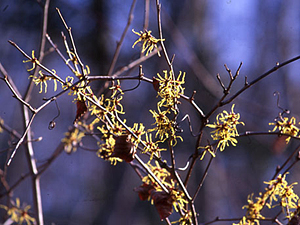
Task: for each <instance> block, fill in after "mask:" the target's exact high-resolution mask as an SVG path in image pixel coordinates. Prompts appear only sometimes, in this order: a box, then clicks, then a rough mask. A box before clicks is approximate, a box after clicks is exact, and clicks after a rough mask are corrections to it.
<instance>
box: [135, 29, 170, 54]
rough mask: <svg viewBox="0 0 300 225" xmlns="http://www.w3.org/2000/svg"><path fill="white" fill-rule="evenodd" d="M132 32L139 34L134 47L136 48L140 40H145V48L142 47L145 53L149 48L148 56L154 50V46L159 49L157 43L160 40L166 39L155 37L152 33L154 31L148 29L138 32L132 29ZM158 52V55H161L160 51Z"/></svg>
mask: <svg viewBox="0 0 300 225" xmlns="http://www.w3.org/2000/svg"><path fill="white" fill-rule="evenodd" d="M132 32H133V33H135V34H136V35H138V36H139V38H138V39H137V40H136V41H135V42H134V44H133V45H132V48H134V46H135V45H136V44H137V43H139V42H143V48H142V53H144V52H145V51H146V50H147V49H148V50H147V52H146V56H147V55H148V54H149V53H150V52H152V51H153V49H154V48H156V49H158V47H157V43H158V42H159V41H164V40H165V39H157V38H155V37H153V36H152V35H151V32H152V31H147V30H145V31H144V32H143V31H140V33H139V32H136V31H134V29H132ZM157 53H158V56H160V53H159V51H158V52H157Z"/></svg>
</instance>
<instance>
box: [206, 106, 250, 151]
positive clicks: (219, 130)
mask: <svg viewBox="0 0 300 225" xmlns="http://www.w3.org/2000/svg"><path fill="white" fill-rule="evenodd" d="M234 106H235V105H234V104H233V105H232V107H231V112H230V113H228V112H227V111H225V110H224V111H223V112H222V113H219V114H218V115H217V118H216V119H217V122H216V123H214V124H207V125H206V126H207V127H210V128H213V129H215V130H214V131H212V132H211V133H212V135H211V137H212V138H213V140H217V141H218V145H217V148H219V147H220V151H223V150H224V149H225V147H226V146H229V142H230V143H231V144H232V145H233V146H236V143H237V140H236V137H237V136H239V133H238V131H237V128H236V126H237V125H239V124H241V125H245V124H244V123H243V122H239V119H240V114H239V113H235V112H234V111H233V108H234Z"/></svg>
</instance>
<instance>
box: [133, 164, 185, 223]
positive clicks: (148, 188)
mask: <svg viewBox="0 0 300 225" xmlns="http://www.w3.org/2000/svg"><path fill="white" fill-rule="evenodd" d="M147 165H148V166H149V168H150V169H151V171H152V173H153V174H154V175H155V176H156V177H157V179H159V180H160V182H161V183H162V184H163V185H164V186H165V187H166V188H167V189H168V191H169V193H166V192H165V191H163V190H162V188H161V186H159V185H158V184H157V182H156V181H155V180H154V179H153V178H152V177H151V176H150V175H147V176H145V177H144V178H143V179H142V181H143V184H142V185H141V186H140V187H138V188H136V189H135V191H137V192H138V194H139V197H140V199H141V200H150V201H151V203H152V204H154V205H155V207H156V209H157V211H158V213H159V215H160V218H161V219H162V220H163V219H165V218H167V217H168V216H169V215H171V214H172V212H173V208H174V209H175V211H176V212H179V211H180V212H182V213H183V214H184V215H183V217H182V218H181V219H180V221H181V222H182V223H183V224H184V222H187V221H190V222H191V213H190V212H189V211H188V210H186V208H185V205H186V204H187V203H188V202H187V200H186V199H185V197H184V194H183V192H182V191H181V190H178V188H177V183H176V181H175V180H174V179H173V178H172V176H171V174H170V172H168V171H167V170H166V169H165V168H162V167H160V165H159V164H158V162H157V161H155V165H151V164H150V163H148V164H147ZM186 224H188V223H186Z"/></svg>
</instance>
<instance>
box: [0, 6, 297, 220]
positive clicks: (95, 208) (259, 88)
mask: <svg viewBox="0 0 300 225" xmlns="http://www.w3.org/2000/svg"><path fill="white" fill-rule="evenodd" d="M131 2H132V1H130V0H122V1H121V0H110V1H104V0H85V1H79V0H64V1H58V0H52V1H51V4H50V10H49V25H48V33H49V35H50V36H51V38H52V40H53V41H54V42H55V43H56V44H57V45H58V47H59V48H60V49H61V50H63V49H64V46H63V42H62V38H61V31H63V30H64V27H63V24H62V22H61V20H60V18H59V16H58V15H57V12H56V10H55V7H58V8H59V9H60V11H61V12H62V13H63V15H64V18H65V20H66V21H67V23H68V25H69V26H70V27H72V32H73V36H74V38H75V42H76V46H77V50H78V52H79V55H80V57H81V59H82V60H83V61H84V63H85V64H87V65H88V66H89V67H90V68H91V74H95V75H100V74H107V72H108V68H109V66H110V63H111V60H112V57H113V53H114V51H115V48H116V42H117V41H118V40H119V39H120V36H121V33H122V32H123V29H124V27H125V25H126V23H127V18H128V13H129V9H130V6H131ZM161 3H162V10H163V11H162V19H163V20H162V25H163V33H164V38H165V39H166V41H165V45H166V47H167V49H168V52H169V54H171V55H172V54H175V60H174V67H175V70H176V71H179V70H180V71H185V72H186V74H187V75H186V84H185V87H186V90H185V93H186V94H187V95H189V96H190V95H191V94H192V92H193V91H194V90H196V91H197V94H196V96H195V101H196V102H197V104H198V105H199V106H201V108H202V109H203V110H204V113H205V112H206V110H207V111H208V110H209V109H210V108H211V107H212V106H213V105H214V104H215V103H216V102H217V100H218V98H219V97H220V96H221V95H222V91H223V90H222V89H221V87H220V85H219V84H218V81H217V79H216V74H217V73H220V75H221V76H222V77H223V79H224V80H226V79H227V78H228V74H227V72H226V70H225V69H224V66H223V65H224V64H227V66H228V67H229V68H230V69H232V70H233V71H235V70H236V69H237V68H238V66H239V64H240V62H243V66H242V69H241V71H240V79H239V81H236V82H235V85H234V86H233V88H232V91H231V92H234V91H236V90H238V89H240V88H241V86H242V85H243V84H244V79H243V77H244V76H247V77H248V80H249V81H250V80H253V79H255V78H256V77H258V76H259V75H261V74H263V73H264V72H266V71H267V70H269V69H271V68H273V67H274V66H275V65H276V62H282V61H285V60H287V59H289V58H292V57H294V56H296V55H298V54H299V53H300V24H299V23H300V11H299V8H300V2H299V1H297V0H290V1H280V0H266V1H259V0H239V1H238V0H221V1H220V0H210V1H205V0H177V1H175V0H163V1H161ZM143 14H144V1H137V5H136V7H135V10H134V20H133V23H132V25H131V27H130V30H131V29H132V28H134V29H135V30H136V31H139V30H142V28H143ZM41 22H42V8H41V7H40V6H39V5H38V4H37V2H36V1H32V0H15V1H11V0H1V1H0V33H1V35H0V49H1V50H0V62H1V63H2V64H3V65H4V66H5V68H6V70H7V71H8V73H9V74H10V76H11V77H12V78H13V79H14V82H15V84H16V86H17V87H18V89H19V90H20V92H21V93H24V92H25V88H26V86H27V83H28V82H29V81H30V80H29V79H28V72H27V71H26V69H27V66H28V65H27V64H24V63H22V61H23V60H24V57H23V56H22V55H21V54H20V53H19V52H18V51H17V50H16V49H14V48H13V47H12V46H11V45H10V44H9V43H8V42H7V41H8V40H13V41H14V42H16V43H17V44H18V45H19V46H21V47H22V49H23V50H24V51H25V52H27V53H31V50H32V49H36V50H38V43H39V39H40V30H41V27H42V24H41ZM149 28H150V29H151V30H153V35H154V36H155V35H156V36H157V34H158V32H157V22H156V9H155V5H154V3H153V2H151V3H150V25H149ZM135 40H136V35H135V34H133V33H131V32H129V33H128V34H127V36H126V39H125V42H124V44H123V47H122V50H121V54H120V59H119V61H118V64H117V68H120V67H122V66H124V65H127V64H128V63H129V62H130V61H132V60H134V59H136V58H138V57H139V54H140V52H139V49H138V48H137V47H136V48H135V49H132V47H131V46H132V44H133V43H134V41H135ZM49 46H50V45H49ZM44 64H45V65H47V66H48V67H49V68H56V70H57V71H59V72H60V74H63V73H64V72H65V73H66V76H67V75H68V73H69V70H68V68H67V67H66V66H65V65H64V63H63V62H62V60H61V59H60V58H59V57H58V56H57V55H56V54H55V53H52V54H50V55H48V56H47V57H46V58H45V61H44ZM164 69H167V65H166V64H165V61H164V60H160V59H159V58H158V57H152V58H151V59H150V60H148V61H147V62H144V63H143V72H144V73H145V76H147V77H150V78H152V77H153V76H154V75H156V73H157V72H162V71H163V70H164ZM299 71H300V62H295V63H292V64H290V65H288V66H287V67H284V68H281V69H280V70H278V71H277V72H275V73H274V74H273V75H272V76H270V77H268V78H266V79H264V80H262V81H261V82H259V83H258V84H256V85H255V86H254V87H252V88H250V89H248V90H247V91H246V92H245V93H243V94H242V95H241V96H239V98H238V99H236V100H235V101H234V103H235V104H236V107H235V111H236V112H239V113H240V114H241V120H242V121H244V122H245V124H246V126H245V127H241V132H243V131H246V129H247V130H252V131H268V130H270V129H272V128H273V127H271V126H269V125H268V123H269V122H272V121H273V120H274V118H275V117H276V116H277V115H278V112H280V111H281V110H280V109H279V108H278V107H277V97H274V96H273V93H274V92H275V91H278V92H279V93H280V103H279V104H280V106H281V107H283V108H286V109H289V110H290V111H291V115H292V116H294V117H296V119H297V121H299V119H300V104H299V96H300V89H299V86H300V79H299V77H300V74H299ZM129 73H130V74H137V73H138V68H136V69H134V70H131V71H129ZM25 83H26V85H24V84H25ZM103 84H104V83H101V82H98V83H95V84H93V85H94V86H93V88H94V89H98V88H99V89H100V88H101V87H102V86H103ZM136 84H137V81H125V82H124V83H123V84H122V85H123V86H122V87H123V90H124V89H129V88H132V87H134V86H135V85H136ZM52 91H53V88H52V86H51V85H49V87H48V92H47V93H46V94H44V93H43V94H42V95H41V94H38V92H39V88H38V87H37V88H36V90H35V92H36V95H35V96H36V98H34V99H32V100H31V101H32V102H33V105H35V102H36V105H38V104H39V103H41V102H42V97H43V96H45V97H47V96H48V97H49V96H51V94H53V92H52ZM0 96H1V97H0V117H1V118H3V119H4V121H5V122H6V123H7V124H10V126H11V127H12V128H14V129H16V130H20V131H22V129H23V123H22V120H21V119H19V118H21V114H20V113H21V110H20V108H21V105H20V103H19V102H18V101H17V100H15V99H13V98H12V97H11V92H10V91H9V90H8V88H7V86H6V85H5V83H4V82H0ZM71 100H72V98H71V97H70V96H63V97H61V98H59V99H58V100H57V103H58V106H59V108H60V116H59V117H58V118H57V119H56V123H57V125H56V127H55V129H53V130H49V129H48V124H49V122H50V121H51V120H52V119H53V117H55V116H56V115H57V109H56V107H55V105H54V104H51V105H50V106H48V107H47V109H46V110H44V111H42V112H41V113H40V114H38V116H37V118H36V119H35V121H34V123H33V126H32V128H33V130H34V132H35V133H34V135H35V138H38V137H39V136H43V140H42V141H41V142H37V143H34V147H35V153H36V157H37V160H38V162H43V160H45V159H47V158H48V157H49V156H50V155H51V153H52V152H53V151H54V149H55V148H56V147H57V146H58V145H59V143H60V140H61V139H62V138H63V137H64V133H65V132H66V131H67V130H68V127H69V126H71V125H72V123H73V120H74V118H75V113H76V108H75V104H73V103H72V102H71ZM155 104H156V93H155V91H154V90H153V87H152V86H151V85H149V84H147V83H142V84H141V87H140V88H137V89H136V90H134V91H131V92H128V93H126V96H125V97H124V100H123V106H124V109H125V111H126V118H127V121H128V122H129V123H133V122H142V121H143V122H144V123H145V124H147V125H149V126H151V124H152V123H153V122H154V121H153V118H152V116H151V114H150V113H149V109H150V108H151V107H152V108H153V107H155ZM184 104H186V106H185V105H184ZM224 109H227V110H230V106H228V107H225V108H224ZM181 113H182V114H181V117H183V116H184V114H186V113H189V115H190V116H191V120H192V124H194V125H195V127H193V128H194V129H195V130H197V128H199V127H197V124H199V118H198V117H197V115H196V114H195V111H193V110H192V109H191V107H190V106H189V105H188V104H187V103H183V107H182V111H181ZM211 122H214V121H211ZM182 128H183V129H184V130H188V124H187V123H185V122H183V123H182ZM243 129H244V130H243ZM186 133H187V134H189V132H186ZM206 135H207V137H209V133H208V132H207V134H206ZM183 138H184V142H183V143H181V142H178V146H177V147H176V149H177V151H176V156H177V162H178V165H182V166H184V165H185V163H186V161H187V159H188V158H189V156H190V155H191V154H192V152H193V150H189V149H194V145H192V143H193V142H194V141H195V139H194V138H193V137H191V135H187V136H183ZM8 140H10V137H9V135H8V134H7V133H3V134H1V135H0V150H5V149H6V148H7V147H8V144H7V141H8ZM276 140H277V137H275V136H249V137H244V138H239V140H238V141H239V143H238V145H237V147H234V148H233V147H228V148H226V150H225V151H224V152H222V153H221V154H218V156H217V158H216V160H214V162H213V165H212V168H210V172H209V174H208V177H207V180H206V182H205V184H204V186H203V189H202V191H201V194H200V196H199V197H198V199H197V201H196V203H195V206H196V209H197V211H198V212H200V216H199V221H201V222H203V221H210V220H213V219H214V218H215V217H216V216H219V217H222V218H231V217H241V216H243V215H244V213H245V210H242V206H243V205H245V204H246V203H247V201H246V200H247V196H248V194H250V193H252V192H254V193H256V194H258V192H259V191H262V190H263V188H264V184H263V181H265V180H268V179H270V177H272V175H273V174H274V172H275V168H276V166H277V165H279V164H282V163H283V161H284V159H285V158H287V155H289V154H290V151H291V150H292V149H294V148H295V146H296V145H297V143H296V142H297V141H296V140H292V141H291V143H290V144H289V145H288V146H285V145H282V146H279V145H278V142H276ZM84 144H85V145H89V139H88V138H87V139H84ZM189 144H190V146H189ZM90 147H91V148H93V147H94V148H96V145H94V146H93V145H90ZM6 153H7V152H6V151H3V152H2V153H1V155H0V162H1V165H2V166H3V165H4V163H5V161H6ZM204 161H205V160H204ZM205 165H206V164H205V163H202V164H201V163H198V166H197V167H196V168H195V170H197V172H196V173H195V174H194V175H193V176H192V180H191V183H192V182H193V181H194V182H195V188H196V184H197V182H198V181H199V179H200V178H199V177H200V176H201V175H202V173H203V170H204V168H205ZM10 167H11V168H10V169H9V175H8V178H9V180H8V181H9V182H11V183H14V181H16V180H17V179H18V178H19V177H20V174H25V173H26V172H27V171H28V168H27V164H26V160H25V156H24V152H23V151H22V148H20V149H19V150H18V152H17V154H16V156H15V158H14V160H13V162H12V164H11V166H10ZM299 171H300V170H299V165H297V166H296V167H294V168H293V170H292V171H291V172H292V173H291V175H289V176H288V178H289V180H291V182H294V181H299V180H300V174H299V173H300V172H299ZM197 174H198V175H199V176H198V177H197ZM191 183H190V187H192V186H193V185H192V184H191ZM140 184H141V181H140V180H139V178H138V176H137V175H136V174H135V173H134V171H133V170H132V169H131V168H130V167H129V166H128V165H127V164H126V163H118V164H117V166H111V165H110V163H109V162H105V161H103V160H102V159H100V158H98V157H97V156H96V155H95V153H93V152H89V151H86V150H82V149H80V148H79V149H78V150H77V152H75V153H73V154H71V155H68V154H66V153H63V154H61V155H60V156H59V157H58V158H57V159H56V160H55V162H54V163H53V164H52V165H51V167H50V168H49V169H48V170H47V171H46V172H45V173H44V174H43V176H42V178H41V188H42V199H43V209H44V219H45V224H51V223H52V222H53V223H54V224H56V225H60V224H61V225H62V224H72V225H76V224H86V225H88V224H107V225H114V224H128V225H129V224H130V225H138V224H144V225H147V224H149V225H150V224H157V223H158V222H159V216H158V214H157V212H156V210H155V208H154V207H153V206H151V204H149V202H142V201H140V200H139V198H138V195H137V193H136V192H134V191H133V189H134V187H137V186H139V185H140ZM1 190H2V191H3V187H0V192H1ZM295 192H296V193H300V188H299V186H298V187H297V186H296V187H295ZM14 196H16V197H20V199H21V201H22V202H27V203H28V204H31V201H32V200H31V199H32V196H31V182H30V180H29V179H25V180H24V181H23V182H22V183H21V185H19V186H18V187H17V188H16V189H15V191H14ZM0 200H1V199H0ZM2 213H4V211H2ZM124 221H126V222H124Z"/></svg>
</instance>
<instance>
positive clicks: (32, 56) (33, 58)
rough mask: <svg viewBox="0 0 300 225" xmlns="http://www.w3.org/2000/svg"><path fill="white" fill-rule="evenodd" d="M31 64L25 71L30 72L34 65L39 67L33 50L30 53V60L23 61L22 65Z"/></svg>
mask: <svg viewBox="0 0 300 225" xmlns="http://www.w3.org/2000/svg"><path fill="white" fill-rule="evenodd" d="M27 62H31V63H32V68H31V69H28V70H27V71H32V70H34V69H35V67H36V65H39V63H40V62H39V61H38V59H37V58H36V57H35V56H34V50H32V52H31V59H29V60H23V63H27Z"/></svg>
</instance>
